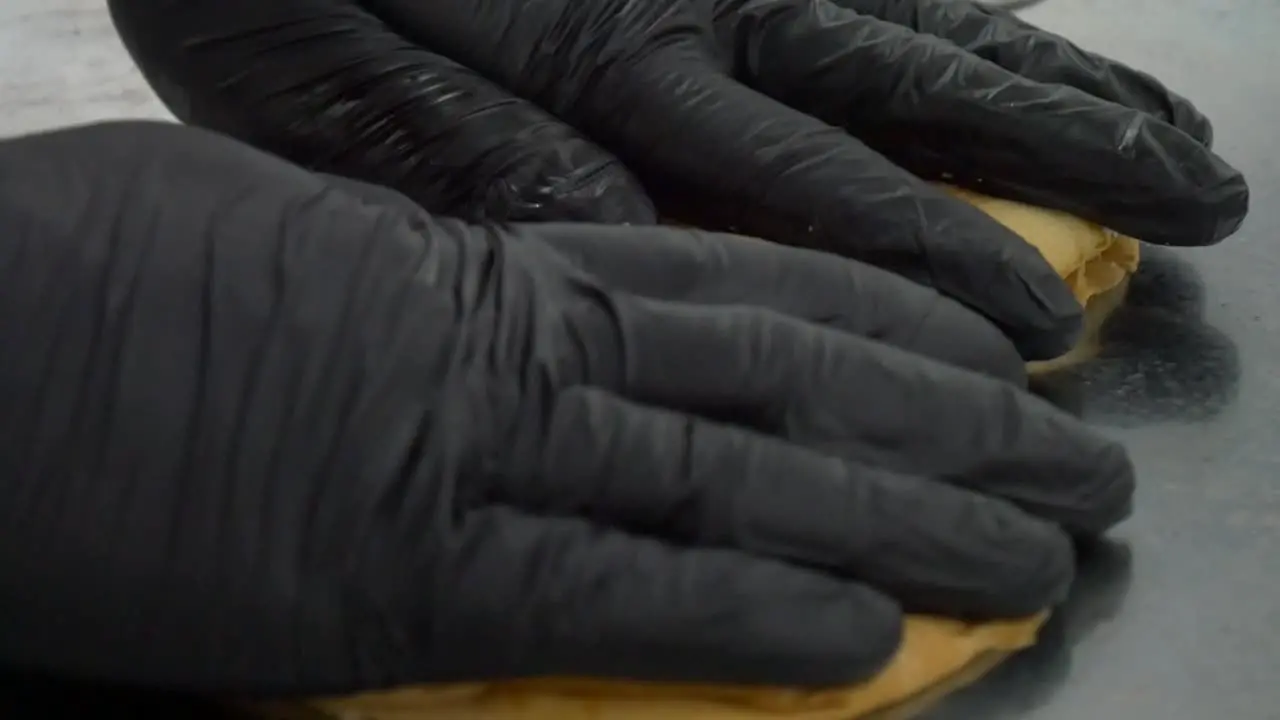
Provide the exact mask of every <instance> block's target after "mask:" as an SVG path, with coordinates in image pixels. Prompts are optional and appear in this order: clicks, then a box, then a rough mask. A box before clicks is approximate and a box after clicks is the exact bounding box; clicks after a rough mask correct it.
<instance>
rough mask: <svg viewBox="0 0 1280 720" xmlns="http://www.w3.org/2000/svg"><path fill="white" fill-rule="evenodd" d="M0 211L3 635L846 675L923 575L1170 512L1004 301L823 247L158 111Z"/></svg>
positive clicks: (68, 159)
mask: <svg viewBox="0 0 1280 720" xmlns="http://www.w3.org/2000/svg"><path fill="white" fill-rule="evenodd" d="M0 224H3V226H4V227H5V228H6V229H7V230H6V234H5V236H4V241H3V243H4V244H3V246H0V258H2V262H0V269H2V270H3V277H0V347H3V348H4V352H0V432H2V434H0V489H2V493H3V494H2V495H0V525H2V526H3V527H4V528H5V542H4V543H3V544H0V618H3V620H2V621H0V622H2V623H3V625H4V628H3V632H0V664H8V665H16V666H19V667H27V668H31V669H38V670H52V671H56V672H59V673H64V674H69V675H77V676H88V677H92V678H96V679H100V680H108V681H114V682H126V683H136V684H141V685H145V686H150V687H164V688H171V689H183V690H196V691H203V692H220V693H234V694H240V695H245V694H255V693H265V694H299V693H306V694H326V693H340V692H347V691H355V690H364V689H370V688H377V687H384V686H390V685H399V684H408V683H420V682H428V681H460V680H479V679H494V678H509V677H524V676H541V675H578V676H581V675H592V676H604V677H613V678H644V679H653V680H702V681H720V682H737V683H771V684H794V685H805V686H808V685H824V684H832V683H844V682H849V681H854V680H857V679H860V678H864V677H866V676H868V675H869V674H871V673H873V672H874V671H875V670H877V669H878V668H879V667H880V666H881V664H882V663H884V662H885V661H886V660H887V659H888V658H889V657H890V655H891V653H892V652H893V651H894V649H895V647H896V645H897V644H898V641H899V631H900V622H901V614H902V613H903V612H904V611H919V612H930V613H945V614H952V615H961V616H966V617H973V618H989V617H1006V616H1022V615H1025V614H1029V613H1033V612H1035V611H1037V610H1040V609H1042V608H1045V607H1048V606H1051V605H1053V604H1054V603H1055V602H1057V601H1058V600H1059V599H1061V598H1062V596H1063V593H1064V591H1065V589H1066V587H1067V586H1068V584H1069V583H1070V580H1071V577H1072V549H1071V542H1070V541H1069V539H1068V538H1069V536H1071V535H1080V536H1085V535H1096V534H1099V533H1102V532H1104V531H1105V530H1106V529H1107V528H1108V527H1110V526H1111V525H1113V524H1114V523H1116V522H1118V521H1119V520H1121V519H1122V518H1123V517H1124V516H1125V515H1126V513H1127V512H1128V509H1129V504H1130V500H1131V495H1132V492H1133V482H1134V480H1133V469H1132V467H1131V465H1130V463H1129V460H1128V459H1127V456H1126V454H1125V452H1124V450H1123V449H1122V448H1121V447H1120V446H1118V445H1117V444H1115V443H1114V442H1111V441H1109V440H1107V439H1105V438H1103V437H1101V436H1099V435H1097V434H1095V433H1094V432H1092V431H1090V430H1088V429H1086V428H1085V427H1084V426H1082V425H1080V424H1079V423H1077V422H1076V421H1075V420H1073V419H1072V418H1070V417H1069V416H1067V415H1065V414H1063V413H1061V412H1059V411H1057V410H1055V409H1053V408H1052V407H1051V406H1049V405H1047V404H1045V403H1043V402H1041V401H1040V400H1038V399H1036V398H1034V397H1032V396H1030V395H1028V394H1026V393H1024V392H1022V390H1021V389H1019V387H1018V383H1020V382H1021V381H1022V379H1023V378H1022V376H1021V373H1022V366H1021V363H1020V362H1019V359H1018V357H1017V354H1016V352H1015V351H1014V349H1013V347H1012V346H1011V345H1010V344H1009V343H1008V341H1007V340H1006V339H1005V338H1004V337H1003V336H1002V335H1001V334H1000V333H998V332H997V331H996V330H995V329H994V328H992V327H990V326H989V325H987V324H986V323H985V322H984V321H983V320H981V319H980V318H979V317H978V316H976V315H974V314H972V313H971V312H970V311H968V310H965V309H963V308H962V307H961V306H959V305H958V304H956V303H954V302H953V301H950V300H948V299H946V298H943V297H941V296H939V295H938V294H936V293H935V292H934V291H932V290H929V289H926V288H923V287H920V286H918V285H915V284H912V283H910V282H908V281H906V280H903V279H901V278H899V277H897V276H895V275H892V274H889V273H886V272H884V271H881V270H877V269H875V268H871V267H867V266H863V265H860V264H857V263H854V262H850V261H843V260H839V259H835V258H831V257H829V256H825V255H822V254H819V253H814V252H810V251H804V250H795V249H788V248H785V247H782V246H779V245H773V244H770V243H766V242H763V241H756V240H748V239H744V238H738V237H734V236H729V235H717V234H712V233H704V232H695V231H686V230H677V229H663V228H625V227H607V226H575V225H545V226H526V227H520V226H513V227H508V228H501V227H496V226H476V225H470V224H466V223H464V222H462V221H456V220H444V219H440V218H435V217H432V216H430V215H428V214H427V213H425V212H424V211H422V210H421V209H419V208H417V207H416V206H414V205H413V204H412V203H411V202H409V201H408V200H407V199H405V198H403V197H401V196H398V195H395V194H394V193H392V192H390V191H386V190H382V189H379V188H370V187H365V186H362V185H359V184H356V183H351V182H347V181H334V180H331V179H329V178H326V177H323V176H319V175H314V174H310V173H308V172H306V171H304V170H302V169H299V168H297V167H295V166H292V165H289V164H286V163H284V162H282V161H280V160H277V159H274V158H271V157H269V156H267V155H264V154H260V153H259V152H258V151H255V150H252V149H250V148H248V147H245V146H242V145H238V144H236V143H234V142H233V141H230V140H227V139H225V138H222V137H219V136H216V135H212V134H208V133H206V132H204V131H201V130H195V129H191V128H183V127H181V126H176V125H160V124H152V123H117V124H107V125H98V126H90V127H87V128H81V129H73V130H65V131H58V132H51V133H47V134H43V135H35V136H30V137H25V138H20V139H15V140H9V141H5V142H3V143H0ZM958 365H960V366H968V368H970V369H962V368H961V367H958Z"/></svg>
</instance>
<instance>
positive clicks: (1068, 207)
mask: <svg viewBox="0 0 1280 720" xmlns="http://www.w3.org/2000/svg"><path fill="white" fill-rule="evenodd" d="M776 2H778V3H786V2H788V0H776ZM806 7H808V5H806ZM752 32H753V34H754V35H755V37H754V38H753V41H754V42H755V43H756V44H757V45H758V46H759V48H760V49H759V51H758V52H759V53H760V55H761V57H762V58H769V60H768V61H767V62H764V61H761V62H759V63H756V64H754V65H750V64H749V66H748V67H746V68H744V70H743V72H745V73H746V74H747V75H748V76H749V77H751V78H753V80H754V82H756V83H758V84H759V86H760V87H761V89H762V90H764V91H765V92H767V93H769V94H770V95H772V96H774V97H778V98H779V99H781V100H783V101H784V102H787V103H788V104H790V105H792V106H794V107H796V108H799V109H801V110H804V111H806V112H809V113H811V114H813V115H815V116H816V117H819V118H821V119H823V120H826V121H827V122H830V123H833V124H838V125H841V126H843V127H846V128H847V129H849V131H850V132H852V133H853V134H855V135H857V136H858V137H859V138H860V139H862V140H863V141H865V142H867V143H868V144H869V145H871V146H872V147H875V148H877V149H878V150H880V151H882V152H884V153H885V154H886V155H887V156H888V157H890V158H891V159H893V160H894V161H895V162H897V163H898V164H900V165H902V166H903V167H905V168H906V169H908V170H911V171H913V172H915V173H917V174H920V175H923V176H927V177H950V178H953V179H954V180H955V181H957V182H959V183H960V184H964V185H969V186H972V187H977V188H982V189H984V190H986V191H988V192H991V193H993V194H997V195H1004V196H1007V197H1012V198H1015V199H1018V200H1022V201H1024V202H1028V203H1032V204H1035V205H1041V206H1048V207H1053V208H1058V209H1061V210H1065V211H1067V212H1070V213H1073V214H1075V215H1078V216H1080V217H1083V218H1086V219H1088V220H1092V221H1094V222H1097V223H1099V224H1102V225H1105V226H1107V227H1109V228H1112V229H1114V230H1116V231H1118V232H1122V233H1124V234H1126V235H1130V236H1132V237H1136V238H1138V239H1141V240H1145V241H1147V242H1152V243H1160V244H1167V245H1210V244H1213V243H1215V242H1218V241H1220V240H1222V239H1223V238H1225V237H1226V236H1227V235H1229V234H1231V233H1232V232H1234V231H1235V230H1236V229H1237V228H1238V227H1239V225H1240V223H1241V222H1242V221H1243V219H1244V215H1245V213H1246V212H1247V210H1248V198H1249V193H1248V187H1247V186H1246V184H1245V182H1244V178H1243V177H1242V176H1241V174H1240V172H1239V171H1238V170H1236V169H1235V168H1233V167H1231V166H1230V165H1228V164H1227V163H1226V162H1225V161H1223V160H1222V159H1221V158H1219V157H1218V156H1217V155H1214V154H1213V153H1212V152H1210V151H1209V150H1208V149H1207V148H1205V147H1204V145H1202V144H1200V143H1199V142H1197V141H1196V140H1195V139H1194V138H1192V137H1191V136H1189V135H1187V134H1186V133H1184V132H1182V131H1181V130H1178V129H1177V128H1175V127H1173V126H1172V125H1169V124H1167V123H1165V122H1162V121H1161V120H1158V119H1157V118H1155V117H1154V116H1152V115H1148V114H1147V113H1145V112H1142V111H1140V110H1134V109H1133V108H1130V107H1126V106H1123V105H1119V104H1116V103H1113V102H1109V101H1106V100H1102V99H1099V98H1097V97H1094V96H1093V95H1090V94H1088V93H1086V92H1083V91H1080V90H1077V89H1075V88H1072V87H1068V86H1065V85H1051V84H1045V83H1040V82H1037V81H1035V80H1031V79H1028V78H1026V77H1023V76H1021V75H1018V74H1016V73H1014V72H1011V71H1009V70H1008V69H1006V68H1003V67H1001V66H999V65H997V64H995V63H993V62H989V61H987V60H984V59H982V58H979V57H977V56H975V55H972V54H970V53H968V52H966V51H965V50H963V49H961V48H960V47H958V46H955V45H952V44H950V43H946V42H940V41H939V40H938V39H937V38H935V37H930V36H927V35H921V34H919V33H915V32H912V31H911V30H908V29H907V28H904V27H901V26H899V25H895V24H893V23H888V22H884V21H882V20H877V19H876V18H871V17H867V16H863V15H859V14H857V13H855V12H851V11H847V10H840V9H838V8H834V7H833V8H830V10H829V11H827V12H819V11H815V10H803V11H802V10H796V11H795V12H792V13H790V14H782V13H779V14H777V15H776V16H773V17H771V18H770V19H769V21H768V22H759V23H757V24H755V25H754V26H753V27H752Z"/></svg>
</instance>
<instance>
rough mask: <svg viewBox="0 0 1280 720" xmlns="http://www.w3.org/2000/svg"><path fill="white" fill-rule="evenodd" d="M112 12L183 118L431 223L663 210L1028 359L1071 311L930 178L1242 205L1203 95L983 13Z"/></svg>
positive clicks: (294, 4) (1161, 236)
mask: <svg viewBox="0 0 1280 720" xmlns="http://www.w3.org/2000/svg"><path fill="white" fill-rule="evenodd" d="M109 4H110V7H111V11H112V14H113V17H114V18H115V21H116V25H117V27H118V29H119V31H120V34H121V36H122V38H123V39H124V42H125V45H126V47H128V48H129V50H130V52H131V53H132V54H133V56H134V58H135V59H136V61H137V63H138V65H139V66H140V68H141V69H142V71H143V73H144V74H145V75H146V76H147V77H148V78H149V79H150V81H151V84H152V86H153V87H154V88H155V89H156V91H157V93H158V94H159V95H160V97H161V98H162V99H163V100H164V101H165V102H166V103H167V104H168V105H169V107H170V108H172V109H173V111H174V112H175V114H176V115H177V116H178V117H179V118H181V119H183V120H184V121H186V122H190V123H194V124H200V125H204V126H207V127H211V128H214V129H218V130H221V131H224V132H227V133H230V134H232V135H234V136H236V137H239V138H241V139H244V140H247V141H249V142H251V143H254V144H256V145H259V146H260V147H263V148H265V149H268V150H270V151H272V152H274V153H276V154H279V155H281V156H283V157H287V158H289V159H291V160H294V161H295V162H299V163H301V164H304V165H306V166H308V167H311V168H314V169H319V170H323V171H326V172H333V173H336V174H340V175H345V176H349V177H354V178H359V179H363V180H368V181H372V182H376V183H379V184H382V185H387V186H390V187H394V188H396V189H398V190H400V191H402V192H404V193H405V194H407V195H409V196H410V197H411V198H412V199H413V200H414V201H416V202H418V203H419V204H421V205H422V206H423V207H425V208H426V209H428V210H430V211H433V212H442V213H448V214H453V215H458V216H462V217H469V218H476V217H492V218H499V219H515V220H548V219H550V220H572V219H581V220H598V221H605V222H610V223H616V222H629V223H635V224H652V223H654V222H655V219H656V211H655V204H656V205H657V206H658V207H659V208H660V209H661V210H662V213H663V215H666V216H675V217H680V218H681V219H682V220H686V221H689V222H690V223H691V224H694V225H697V226H699V227H704V228H714V229H717V230H728V231H731V232H740V233H742V234H746V235H752V236H756V237H763V238H766V239H769V240H774V241H781V242H789V243H794V244H799V245H803V246H807V247H813V248H817V249H820V250H825V251H828V252H833V253H835V254H839V255H842V256H846V257H850V258H854V259H857V260H860V261H864V262H868V263H870V264H872V265H876V266H879V267H882V268H887V269H890V270H893V271H894V272H897V273H899V274H901V275H903V276H906V277H909V278H911V279H912V280H914V281H916V282H919V283H922V284H927V285H929V286H931V287H934V288H937V289H938V290H940V291H941V292H943V293H944V294H945V295H947V296H949V297H952V298H954V299H956V300H958V301H960V302H961V303H963V304H965V305H966V306H968V307H970V308H972V309H975V310H977V311H978V312H980V313H981V314H982V315H984V316H985V317H986V318H987V319H989V320H990V321H991V322H993V323H995V324H996V325H997V326H999V327H1000V328H1001V330H1003V331H1004V332H1005V334H1006V335H1007V336H1008V337H1010V338H1011V339H1012V340H1013V341H1014V343H1015V344H1016V345H1017V346H1018V348H1019V350H1020V351H1021V353H1022V354H1023V356H1024V357H1026V358H1027V359H1033V360H1034V359H1045V358H1049V357H1053V356H1056V355H1059V354H1061V353H1062V352H1064V351H1065V350H1067V349H1068V348H1069V347H1070V346H1071V345H1072V343H1073V342H1074V341H1075V339H1076V337H1077V335H1078V333H1079V331H1080V324H1081V316H1080V308H1079V306H1078V304H1077V303H1076V302H1074V300H1073V298H1072V296H1071V294H1070V293H1069V292H1067V291H1066V289H1065V288H1064V286H1063V285H1062V284H1061V283H1060V282H1058V280H1057V278H1056V276H1055V273H1054V272H1053V268H1052V267H1050V266H1049V265H1048V264H1047V263H1045V261H1044V259H1043V258H1042V257H1041V256H1040V255H1038V254H1037V253H1035V252H1034V251H1032V250H1030V249H1029V248H1027V247H1026V246H1025V245H1023V244H1022V243H1021V242H1020V241H1019V240H1018V238H1017V236H1016V234H1015V233H1012V232H1009V231H1008V230H1007V229H1006V228H1002V227H1000V226H999V225H997V224H995V223H992V222H991V221H990V220H989V218H987V217H986V216H985V215H984V214H982V213H981V212H978V211H976V210H974V209H973V208H972V207H970V206H968V205H966V204H964V203H960V202H956V201H955V199H954V198H952V197H951V196H949V195H948V194H947V193H945V192H942V191H940V190H938V189H937V188H935V187H933V186H932V185H930V184H929V183H928V182H925V180H926V179H927V180H941V181H947V182H951V183H954V184H957V185H961V186H965V187H970V188H981V189H982V190H983V191H984V192H987V193H989V194H993V195H999V196H1001V197H1010V198H1014V199H1017V200H1020V201H1023V202H1029V203H1032V204H1034V205H1037V206H1043V207H1053V208H1057V209H1060V210H1064V211H1067V212H1070V213H1072V214H1074V215H1077V216H1080V217H1082V218H1085V219H1087V220H1089V221H1091V222H1096V223H1098V224H1100V225H1104V226H1106V227H1110V228H1114V229H1115V230H1116V231H1118V232H1121V233H1124V234H1126V235H1128V236H1131V237H1135V238H1139V239H1141V240H1143V241H1144V242H1152V243H1162V244H1170V245H1207V244H1212V243H1215V242H1217V241H1219V240H1221V239H1223V238H1225V237H1226V236H1228V235H1230V234H1231V233H1232V232H1233V231H1234V230H1235V229H1236V228H1237V227H1238V226H1239V225H1240V222H1241V221H1242V219H1243V217H1244V215H1245V212H1246V211H1247V208H1248V188H1247V186H1246V184H1245V182H1244V179H1243V178H1242V177H1241V175H1240V173H1239V172H1238V171H1236V170H1235V169H1234V168H1232V167H1231V166H1230V165H1229V164H1227V163H1226V162H1224V161H1223V160H1222V159H1221V158H1219V157H1218V156H1217V155H1215V154H1214V153H1213V152H1212V151H1211V149H1210V144H1211V139H1212V131H1211V129H1210V125H1209V123H1208V121H1207V120H1206V119H1205V117H1204V116H1203V115H1202V114H1201V113H1200V112H1198V111H1197V110H1196V109H1195V108H1194V107H1193V106H1192V104H1191V103H1189V102H1188V101H1187V100H1185V99H1184V98H1181V97H1179V96H1178V95H1177V94H1175V93H1173V92H1171V91H1169V90H1168V89H1166V88H1165V87H1163V86H1162V85H1161V84H1160V83H1159V82H1157V81H1156V80H1155V79H1154V78H1152V77H1150V76H1148V75H1146V74H1144V73H1142V72H1139V71H1136V70H1134V69H1132V68H1128V67H1126V66H1124V65H1122V64H1120V63H1117V62H1114V61H1111V60H1108V59H1106V58H1103V57H1100V56H1097V55H1095V54H1092V53H1090V52H1087V51H1085V50H1082V49H1081V48H1078V47H1076V46H1075V45H1073V44H1071V43H1070V42H1068V41H1067V40H1065V39H1063V38H1061V37H1058V36H1055V35H1053V34H1052V33H1048V32H1045V31H1043V30H1040V29H1038V28H1035V27H1033V26H1031V25H1030V24H1028V23H1026V22H1024V21H1022V20H1020V19H1018V18H1016V17H1014V16H1012V15H1009V14H1006V13H1001V12H999V11H993V10H987V9H984V8H981V7H978V6H975V5H973V4H972V3H969V2H963V1H961V2H956V1H953V0H910V1H907V0H893V1H889V0H835V1H832V0H751V1H750V2H748V1H746V0H537V1H536V2H515V1H514V0H470V1H463V0H442V1H440V2H420V1H418V0H273V2H259V1H258V0H111V1H110V3H109ZM618 158H620V159H621V160H622V161H623V162H618V161H617V159H618ZM624 163H625V164H624ZM632 171H634V173H635V175H633V174H632ZM637 177H638V178H639V180H642V181H643V183H644V187H643V188H642V187H641V184H640V182H639V181H638V180H637ZM922 178H923V179H922ZM646 189H647V191H648V192H647V193H646ZM650 194H651V195H653V198H654V200H651V198H650ZM655 200H656V202H655Z"/></svg>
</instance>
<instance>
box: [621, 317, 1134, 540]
mask: <svg viewBox="0 0 1280 720" xmlns="http://www.w3.org/2000/svg"><path fill="white" fill-rule="evenodd" d="M617 312H618V317H619V321H620V323H621V325H622V328H623V330H622V331H623V343H624V345H625V347H626V348H627V367H626V379H625V386H626V387H625V392H626V393H627V394H628V395H629V396H630V397H633V398H635V399H637V400H640V401H642V402H647V403H651V404H657V405H662V406H666V407H673V408H681V409H685V410H688V411H692V412H703V413H708V414H714V415H716V416H721V417H723V416H725V415H726V414H732V415H740V416H741V417H744V418H747V419H748V420H749V421H750V422H751V424H752V425H753V426H756V427H761V428H763V429H765V430H767V431H769V432H771V433H773V434H776V435H778V436H781V437H784V438H787V439H790V440H792V441H794V442H797V443H800V444H803V445H806V446H808V447H811V448H815V449H818V450H821V451H823V452H827V453H830V454H834V455H838V456H840V457H844V458H848V459H852V460H856V461H859V462H862V463H865V464H867V465H869V466H872V467H879V468H885V469H888V470H893V471H898V472H904V473H908V474H911V475H917V476H923V477H933V478H944V479H946V480H948V481H950V482H952V483H955V484H957V485H960V486H963V487H967V488H970V489H974V490H977V491H979V492H982V493H984V494H990V495H995V496H999V497H1003V498H1005V499H1007V500H1010V501H1012V502H1013V503H1015V504H1016V505H1018V506H1020V507H1022V508H1024V509H1025V510H1027V511H1029V512H1031V513H1033V514H1035V515H1039V516H1041V517H1044V518H1046V519H1049V520H1052V521H1054V522H1056V523H1058V524H1060V525H1062V526H1063V527H1065V528H1067V529H1068V530H1070V531H1072V532H1074V533H1078V534H1093V533H1099V532H1102V531H1104V530H1106V529H1107V528H1109V527H1110V526H1111V525H1114V524H1115V523H1117V522H1119V521H1120V520H1121V519H1123V518H1124V517H1125V516H1126V515H1127V514H1128V512H1129V509H1130V503H1131V500H1132V493H1133V467H1132V465H1131V464H1130V462H1129V459H1128V456H1127V454H1126V453H1125V451H1124V449H1123V448H1122V447H1121V446H1119V445H1118V444H1117V443H1115V442H1114V441H1111V440H1109V439H1108V438H1105V437H1103V436H1101V435H1100V434H1098V433H1096V432H1095V431H1092V430H1091V429H1089V428H1087V427H1086V426H1084V425H1083V424H1082V423H1080V422H1078V421H1076V420H1075V419H1074V418H1072V417H1070V416H1068V415H1066V414H1065V413H1062V412H1060V411H1058V410H1057V409H1055V408H1053V407H1052V406H1051V405H1049V404H1048V403H1046V402H1044V401H1042V400H1040V399H1039V398H1036V397H1033V396H1031V395H1029V394H1027V393H1024V392H1021V391H1019V390H1018V389H1017V388H1015V387H1013V386H1011V385H1009V384H1008V383H1004V382H1000V381H998V380H995V379H993V378H989V377H986V376H983V375H979V374H976V373H971V372H968V371H965V370H962V369H960V368H956V367H953V366H950V365H945V364H942V363H938V362H934V361H930V360H928V359H926V358H922V357H917V356H913V355H911V354H909V353H906V352H903V351H902V350H899V349H897V348H893V347H890V346H887V345H883V344H880V343H876V342H873V341H870V340H866V339H863V338H858V337H854V336H851V335H847V334H843V333H837V332H833V331H830V330H827V329H825V328H821V327H818V326H814V325H810V324H806V323H803V322H800V321H797V320H794V319H792V318H787V317H784V316H780V315H777V314H775V313H770V312H767V311H762V310H756V309H752V308H704V307H695V306H685V305H674V304H669V303H657V302H652V301H644V300H638V299H637V300H633V301H629V302H624V301H619V304H618V306H617ZM675 358H682V359H686V360H683V361H679V362H675V361H673V360H674V359H675Z"/></svg>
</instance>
